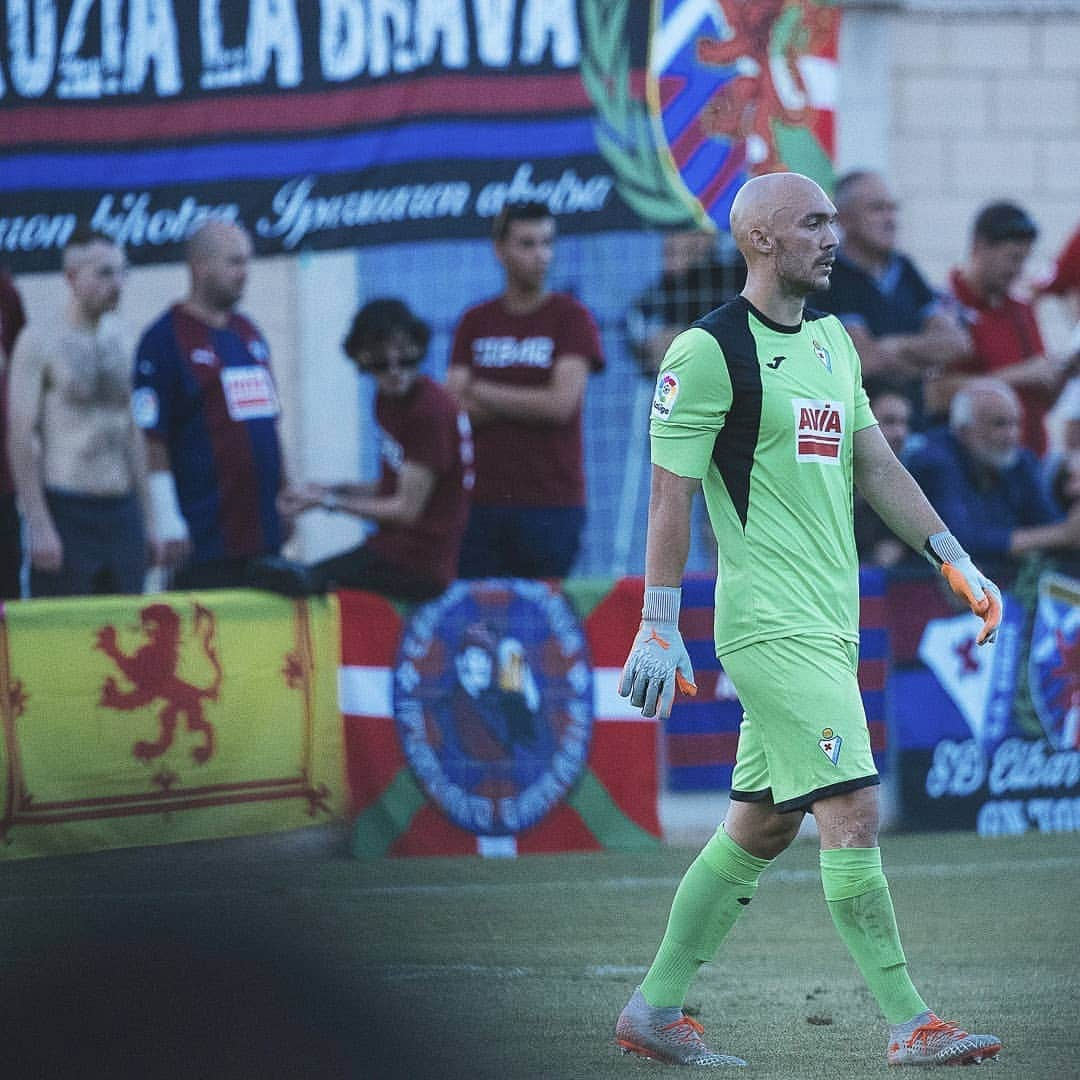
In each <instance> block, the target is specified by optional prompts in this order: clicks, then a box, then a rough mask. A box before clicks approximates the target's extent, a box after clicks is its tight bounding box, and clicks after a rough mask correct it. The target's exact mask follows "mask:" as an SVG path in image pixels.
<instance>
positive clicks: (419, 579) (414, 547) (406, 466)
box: [251, 299, 472, 601]
mask: <svg viewBox="0 0 1080 1080" xmlns="http://www.w3.org/2000/svg"><path fill="white" fill-rule="evenodd" d="M430 334H431V332H430V330H429V328H428V327H427V325H426V324H425V323H424V322H422V321H421V320H420V319H418V318H417V317H416V316H415V315H414V314H413V313H412V312H411V311H410V310H409V308H408V307H407V306H406V305H405V304H404V303H402V302H401V301H400V300H394V299H379V300H372V301H370V303H368V304H366V305H365V306H364V307H363V308H362V309H361V310H360V311H359V312H358V313H357V315H356V318H355V319H354V320H353V324H352V327H351V328H350V330H349V333H348V336H347V337H346V338H345V342H344V345H343V348H344V350H345V353H346V354H347V355H348V356H349V357H350V359H351V360H352V361H353V362H354V363H355V364H356V367H357V369H358V370H359V371H360V372H361V374H364V375H370V376H371V377H372V378H374V379H375V382H376V395H375V418H376V420H377V421H378V424H379V428H380V430H381V434H382V447H381V456H382V472H381V475H380V477H379V479H378V480H377V481H376V482H374V483H371V484H336V485H333V486H327V485H323V484H313V483H309V484H303V485H300V486H298V487H294V488H289V489H286V490H285V491H283V492H282V494H281V496H280V498H279V499H278V505H279V508H280V510H281V512H282V514H283V515H285V516H286V517H293V516H295V515H296V514H300V513H303V512H304V511H305V510H312V509H322V510H329V511H332V512H334V511H340V512H342V513H346V514H353V515H355V516H356V517H361V518H365V519H367V520H369V521H372V522H374V523H375V524H376V525H377V526H378V531H377V532H376V533H375V534H374V535H373V536H371V537H369V538H368V539H367V540H365V541H364V543H362V544H360V545H359V546H357V547H355V548H353V549H352V550H350V551H345V552H343V553H341V554H339V555H333V556H331V557H330V558H328V559H324V560H323V561H321V562H318V563H314V564H313V565H311V566H305V565H303V564H301V563H296V562H291V561H289V560H286V559H280V558H266V559H261V560H259V561H258V563H256V565H255V566H254V568H253V571H252V574H251V584H253V585H255V586H256V587H258V588H265V589H272V590H273V591H275V592H281V593H284V594H285V595H287V596H302V595H306V594H309V593H317V592H323V591H325V590H326V589H328V588H333V587H336V586H344V587H346V588H353V589H367V590H369V591H371V592H378V593H382V594H384V595H387V596H392V597H395V598H397V599H401V600H407V601H423V600H429V599H431V598H433V597H435V596H438V595H439V594H440V593H441V592H443V591H444V590H445V589H446V587H447V586H448V585H449V584H450V582H451V581H452V580H453V579H454V577H455V576H456V573H457V561H458V551H459V549H460V547H461V537H462V535H463V533H464V531H465V522H466V519H467V517H468V511H469V492H470V490H471V488H472V432H471V430H470V428H469V420H468V417H467V416H466V415H465V413H464V412H462V411H460V410H459V408H458V406H457V404H456V403H455V401H454V399H453V398H452V397H451V396H450V394H449V393H447V391H446V390H444V389H443V387H441V386H440V385H438V384H437V383H435V382H433V381H432V380H431V379H430V378H428V376H426V375H421V374H420V373H419V371H418V370H417V369H418V366H419V364H420V362H421V361H422V360H423V358H424V353H425V352H426V350H427V345H428V340H429V338H430Z"/></svg>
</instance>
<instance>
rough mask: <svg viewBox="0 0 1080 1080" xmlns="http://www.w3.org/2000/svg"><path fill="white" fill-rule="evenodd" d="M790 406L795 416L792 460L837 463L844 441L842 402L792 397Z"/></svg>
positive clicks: (827, 463)
mask: <svg viewBox="0 0 1080 1080" xmlns="http://www.w3.org/2000/svg"><path fill="white" fill-rule="evenodd" d="M791 408H792V410H793V412H794V416H795V460H796V461H816V462H819V463H821V464H825V465H838V464H839V463H840V448H841V446H842V445H843V442H844V429H845V412H844V403H843V402H842V401H826V400H822V399H819V398H792V399H791Z"/></svg>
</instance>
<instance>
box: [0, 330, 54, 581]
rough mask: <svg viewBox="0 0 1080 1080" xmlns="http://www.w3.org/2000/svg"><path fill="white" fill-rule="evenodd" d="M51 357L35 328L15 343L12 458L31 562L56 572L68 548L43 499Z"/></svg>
mask: <svg viewBox="0 0 1080 1080" xmlns="http://www.w3.org/2000/svg"><path fill="white" fill-rule="evenodd" d="M47 367H48V365H47V363H46V360H45V356H44V351H43V350H42V349H41V348H40V344H39V342H38V340H37V336H36V335H35V334H34V331H33V329H32V328H31V329H30V330H29V331H24V332H23V333H22V334H21V335H20V336H19V340H18V341H17V342H16V344H15V350H14V353H13V354H12V357H11V373H10V375H9V381H8V458H9V460H10V461H11V473H12V478H13V479H14V481H15V490H16V491H17V492H18V496H19V505H20V507H21V509H22V512H23V516H24V517H25V518H26V526H27V529H28V530H29V533H30V563H31V565H32V566H33V567H34V568H35V569H37V570H43V571H45V572H46V573H57V572H58V571H59V570H60V569H61V567H62V566H63V565H64V549H63V545H62V544H61V542H60V535H59V533H57V531H56V526H55V525H54V524H53V519H52V515H51V514H50V513H49V507H48V505H47V504H46V502H45V482H44V477H43V474H42V469H43V462H42V454H43V448H42V441H41V440H42V435H41V413H42V399H43V397H44V388H45V379H46V378H47V374H48V373H47Z"/></svg>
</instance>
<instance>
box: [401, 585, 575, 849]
mask: <svg viewBox="0 0 1080 1080" xmlns="http://www.w3.org/2000/svg"><path fill="white" fill-rule="evenodd" d="M592 700H593V680H592V670H591V668H590V666H589V656H588V650H587V647H586V643H585V634H584V632H583V630H582V628H581V624H580V623H579V622H578V620H577V617H576V616H575V615H574V613H573V611H572V610H571V609H570V606H569V604H567V602H566V599H565V598H564V597H563V596H562V594H561V593H557V592H552V590H551V589H549V588H548V587H547V585H545V584H543V583H542V582H539V581H520V580H517V579H507V580H488V581H459V582H456V583H455V584H453V585H451V586H450V588H449V589H448V590H447V591H446V592H445V593H444V594H443V595H442V596H441V597H440V598H439V599H437V600H433V601H431V603H429V604H425V605H424V606H423V607H421V608H419V609H418V610H417V611H416V612H415V613H414V615H413V616H412V618H411V619H410V620H409V622H408V624H407V626H406V629H405V634H404V636H403V637H402V640H401V646H400V649H399V651H398V656H397V663H396V667H395V670H394V718H395V720H396V722H397V730H398V737H399V738H400V740H401V746H402V749H403V750H404V751H405V756H406V758H407V759H408V762H409V764H410V766H411V767H412V770H413V773H414V774H415V776H416V778H417V780H418V781H419V783H420V786H421V787H422V788H423V789H424V791H425V792H426V793H427V795H428V798H430V799H431V801H432V802H433V803H434V804H435V805H436V806H437V807H438V808H439V809H440V810H441V811H442V813H443V814H445V815H446V817H448V818H449V819H450V820H451V821H452V822H453V823H454V824H455V825H457V826H459V827H460V828H462V829H466V830H468V831H469V832H471V833H475V834H477V835H479V836H512V835H513V834H515V833H518V832H521V831H522V830H523V829H527V828H529V826H531V825H535V824H536V823H537V822H538V821H540V820H541V819H542V818H544V817H545V816H546V815H547V814H548V813H549V812H550V811H551V810H552V809H554V807H555V806H556V805H557V804H558V803H559V802H561V801H562V800H563V799H564V798H565V796H566V793H567V792H568V791H569V790H570V789H571V788H572V787H573V786H574V784H576V783H577V781H578V778H579V777H580V776H581V774H582V772H583V770H584V769H585V762H586V759H587V758H588V753H589V740H590V737H591V735H592V722H593V711H592Z"/></svg>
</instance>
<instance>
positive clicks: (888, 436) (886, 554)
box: [854, 375, 911, 567]
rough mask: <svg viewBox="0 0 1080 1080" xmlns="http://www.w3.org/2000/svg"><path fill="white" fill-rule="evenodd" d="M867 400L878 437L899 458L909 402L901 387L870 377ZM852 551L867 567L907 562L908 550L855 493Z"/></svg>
mask: <svg viewBox="0 0 1080 1080" xmlns="http://www.w3.org/2000/svg"><path fill="white" fill-rule="evenodd" d="M863 387H864V389H865V390H866V395H867V397H868V398H869V399H870V409H871V411H872V412H873V414H874V417H875V419H876V420H877V422H878V427H879V428H880V429H881V434H882V435H884V436H885V441H886V442H887V443H888V444H889V446H891V447H892V451H893V453H894V454H895V455H896V456H897V457H902V456H903V453H904V447H905V445H906V444H907V442H908V436H909V434H910V433H911V402H910V400H909V399H908V397H907V394H906V393H905V392H904V386H903V383H902V382H901V381H900V380H898V379H890V378H889V377H888V376H882V375H878V376H871V377H870V378H868V379H866V380H865V382H864V383H863ZM854 512H855V548H856V550H857V551H858V553H859V562H860V563H862V564H864V565H868V566H883V567H892V566H896V565H897V564H898V563H900V562H901V561H903V560H904V559H906V558H907V557H908V556H909V555H910V554H911V549H910V548H908V546H907V545H906V544H905V543H904V542H903V541H901V540H898V539H897V537H896V535H895V534H894V533H893V532H892V530H891V529H890V528H889V527H888V525H886V524H885V522H884V521H882V520H881V518H879V517H878V516H877V514H876V513H875V512H874V510H873V509H871V507H870V504H869V503H868V502H867V501H866V500H865V499H864V498H863V497H862V495H860V494H859V492H858V490H856V492H855V503H854Z"/></svg>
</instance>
